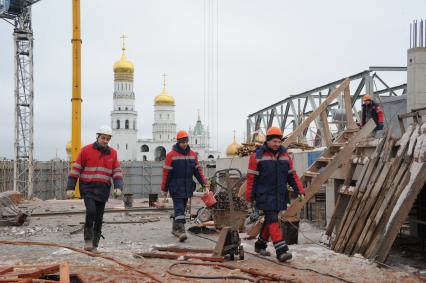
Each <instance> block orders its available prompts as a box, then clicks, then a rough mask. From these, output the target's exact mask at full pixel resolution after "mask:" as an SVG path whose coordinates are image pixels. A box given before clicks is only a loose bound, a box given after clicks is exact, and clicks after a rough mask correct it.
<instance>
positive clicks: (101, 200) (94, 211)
mask: <svg viewBox="0 0 426 283" xmlns="http://www.w3.org/2000/svg"><path fill="white" fill-rule="evenodd" d="M111 137H112V130H111V128H110V127H109V126H107V125H105V126H102V127H100V128H99V130H98V131H97V132H96V141H95V142H94V143H93V144H89V145H86V146H85V147H83V148H82V149H81V150H80V153H79V154H78V156H77V159H76V160H75V161H74V163H73V165H72V168H71V171H70V173H69V175H68V182H67V194H68V192H72V191H74V188H75V186H76V184H77V180H78V181H79V185H80V186H79V188H80V195H81V198H82V199H84V205H85V206H86V219H85V222H84V249H85V250H86V251H96V250H97V248H98V244H99V240H100V238H101V235H102V220H103V215H104V210H105V204H106V202H107V201H108V198H109V195H110V190H111V179H112V180H113V184H114V193H115V194H117V195H119V194H121V191H122V189H123V173H122V171H121V167H120V162H119V161H118V157H117V151H116V150H115V149H113V148H111V147H109V146H108V143H109V141H110V140H111Z"/></svg>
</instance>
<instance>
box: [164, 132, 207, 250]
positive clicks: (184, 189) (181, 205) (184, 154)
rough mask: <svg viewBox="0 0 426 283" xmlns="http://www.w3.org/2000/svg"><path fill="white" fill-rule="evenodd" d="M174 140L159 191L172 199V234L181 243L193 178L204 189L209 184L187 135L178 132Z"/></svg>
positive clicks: (184, 238)
mask: <svg viewBox="0 0 426 283" xmlns="http://www.w3.org/2000/svg"><path fill="white" fill-rule="evenodd" d="M176 140H177V143H176V144H175V145H174V146H173V149H172V151H170V152H169V153H168V154H167V156H166V161H165V163H164V166H163V181H162V183H161V190H162V191H163V194H164V195H166V194H167V193H169V194H170V196H171V197H172V200H173V208H174V219H173V226H172V234H173V235H175V236H176V237H177V238H178V239H179V241H181V242H183V241H185V240H186V239H187V237H186V233H185V223H186V220H185V211H186V204H187V202H188V198H190V197H192V195H193V193H194V191H195V182H194V180H193V176H195V178H196V179H197V181H198V182H199V183H200V184H201V185H203V186H205V187H206V188H208V187H209V183H208V182H207V180H206V178H205V177H204V174H203V171H202V169H201V166H200V164H199V163H198V157H197V154H196V153H195V152H194V151H192V150H191V148H190V147H189V145H188V142H189V135H188V133H187V132H186V131H183V130H181V131H179V132H178V133H177V135H176Z"/></svg>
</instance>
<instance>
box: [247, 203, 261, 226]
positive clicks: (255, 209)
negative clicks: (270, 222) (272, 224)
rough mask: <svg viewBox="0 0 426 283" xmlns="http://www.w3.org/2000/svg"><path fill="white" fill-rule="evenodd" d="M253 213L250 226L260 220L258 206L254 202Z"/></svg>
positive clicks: (250, 216) (250, 217)
mask: <svg viewBox="0 0 426 283" xmlns="http://www.w3.org/2000/svg"><path fill="white" fill-rule="evenodd" d="M251 205H252V212H251V213H250V215H249V224H251V223H255V222H256V221H257V220H259V217H260V216H259V210H258V209H257V207H256V204H255V203H254V202H252V204H251Z"/></svg>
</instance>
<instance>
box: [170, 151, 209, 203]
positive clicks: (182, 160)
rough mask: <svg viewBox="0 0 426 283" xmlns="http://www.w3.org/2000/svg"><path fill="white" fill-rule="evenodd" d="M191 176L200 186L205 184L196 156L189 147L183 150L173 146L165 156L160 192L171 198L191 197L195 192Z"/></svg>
mask: <svg viewBox="0 0 426 283" xmlns="http://www.w3.org/2000/svg"><path fill="white" fill-rule="evenodd" d="M193 176H195V178H196V179H197V181H198V182H199V183H200V184H202V185H206V184H207V181H206V179H205V178H204V175H203V171H202V169H201V166H200V164H199V163H198V158H197V154H196V153H195V152H194V151H192V150H191V149H190V148H189V146H188V147H187V148H186V149H185V150H184V149H182V148H181V147H180V146H179V145H178V144H175V145H174V146H173V149H172V151H170V152H169V153H168V154H167V156H166V161H165V163H164V167H163V182H162V184H161V190H162V191H163V192H170V196H171V197H172V198H189V197H192V194H193V192H194V190H195V182H194V180H193V178H192V177H193Z"/></svg>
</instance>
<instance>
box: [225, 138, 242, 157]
mask: <svg viewBox="0 0 426 283" xmlns="http://www.w3.org/2000/svg"><path fill="white" fill-rule="evenodd" d="M239 147H240V145H239V144H238V143H237V141H236V140H235V134H234V141H233V142H232V143H231V144H230V145H228V147H227V148H226V156H235V155H237V150H238V148H239Z"/></svg>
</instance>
